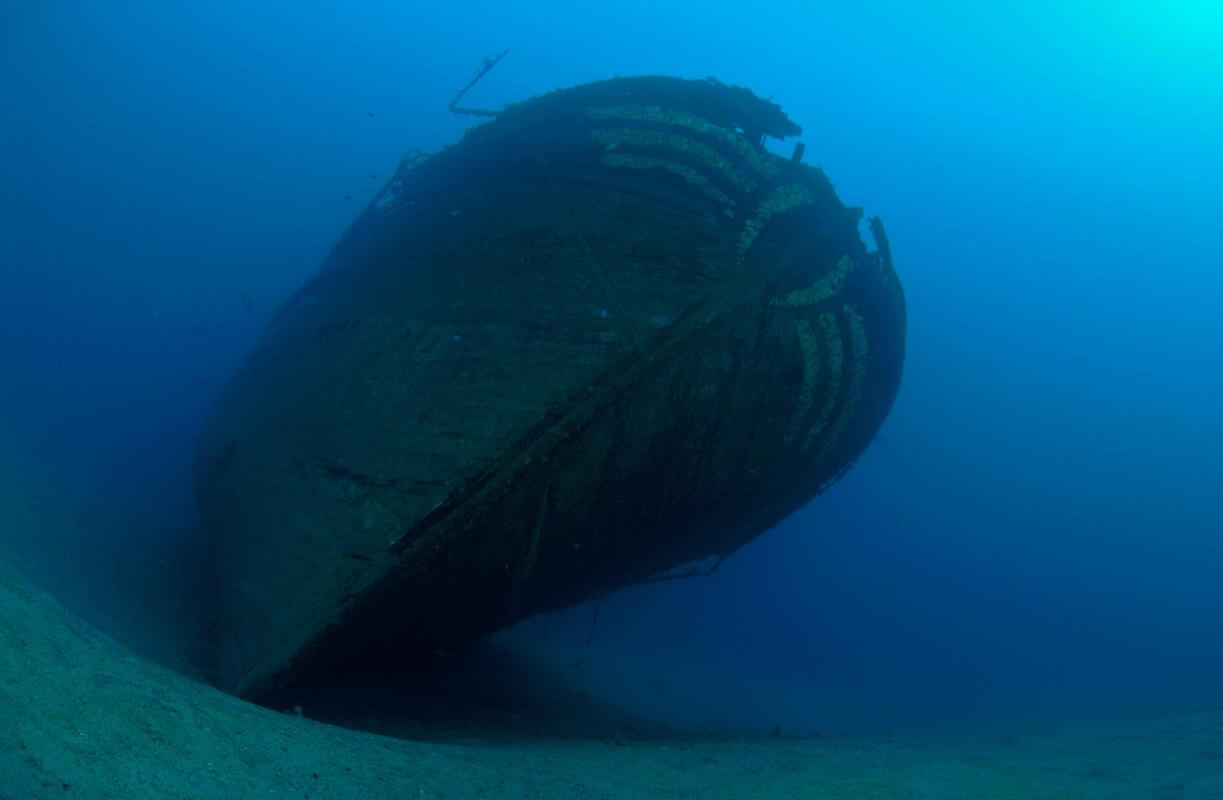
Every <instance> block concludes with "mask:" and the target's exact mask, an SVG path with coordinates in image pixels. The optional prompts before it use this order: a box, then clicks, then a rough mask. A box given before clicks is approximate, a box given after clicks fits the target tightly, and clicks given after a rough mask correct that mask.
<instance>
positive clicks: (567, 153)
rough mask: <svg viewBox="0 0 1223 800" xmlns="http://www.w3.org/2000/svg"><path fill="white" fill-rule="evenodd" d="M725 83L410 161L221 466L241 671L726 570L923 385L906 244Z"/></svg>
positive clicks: (279, 677)
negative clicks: (914, 345)
mask: <svg viewBox="0 0 1223 800" xmlns="http://www.w3.org/2000/svg"><path fill="white" fill-rule="evenodd" d="M797 132H798V129H797V127H796V126H794V125H793V123H791V122H790V121H789V120H788V119H787V118H786V117H785V116H784V115H783V114H782V113H781V110H780V109H779V108H778V107H777V106H775V105H773V104H771V103H767V102H765V101H762V100H760V99H758V98H756V97H755V96H754V95H752V94H751V93H750V92H748V91H746V90H744V89H739V88H733V87H727V86H724V85H722V84H719V83H717V82H713V81H684V80H679V79H672V78H636V79H617V80H611V81H604V82H601V83H595V84H589V85H585V86H579V87H576V88H573V89H568V90H564V91H558V92H553V93H551V94H548V95H545V96H542V97H539V98H536V99H533V100H530V101H527V102H524V103H521V104H518V105H515V106H511V107H509V108H507V109H506V110H504V111H502V112H500V113H499V114H498V115H497V116H496V117H495V118H494V119H492V120H491V121H489V122H487V123H484V124H482V125H479V126H477V127H476V128H474V129H472V130H471V131H469V132H468V133H467V135H466V136H464V138H463V139H462V141H461V142H459V143H458V144H456V145H454V146H452V147H449V148H447V149H445V150H444V151H442V152H441V153H438V154H437V155H434V156H432V157H429V158H427V159H420V160H417V161H415V162H413V163H411V164H405V166H404V167H403V168H401V170H400V172H399V174H398V175H397V176H396V177H395V179H394V180H393V181H392V182H391V183H390V184H388V186H387V188H386V190H385V191H384V192H383V193H382V195H381V196H379V197H378V198H377V200H376V201H375V202H374V203H372V204H371V205H370V206H369V207H368V208H367V209H366V210H365V211H364V212H363V213H362V214H361V215H360V217H359V218H358V219H357V220H356V221H355V222H354V224H353V225H352V227H351V229H350V230H349V231H348V232H347V234H346V235H345V236H344V238H343V239H342V240H341V242H340V243H339V244H338V245H337V247H336V248H335V250H334V251H333V252H332V254H331V255H330V257H329V258H328V260H327V261H326V263H325V264H324V265H323V267H322V269H321V270H320V272H319V273H318V274H317V276H316V277H315V278H314V279H313V280H311V281H310V282H309V283H308V284H307V285H306V286H304V287H303V288H302V289H301V290H300V291H298V292H297V293H296V294H295V295H294V296H293V297H292V298H291V299H290V300H289V301H288V302H287V303H286V305H285V306H284V308H282V309H281V310H280V311H279V312H278V314H277V315H276V317H275V318H274V319H273V321H272V322H271V324H270V326H269V328H268V330H267V331H266V333H265V334H264V336H263V338H262V340H261V341H260V342H259V344H258V346H257V347H256V349H255V351H254V352H253V353H252V354H251V356H250V357H249V359H248V361H247V362H246V363H245V364H244V365H243V367H242V368H241V369H240V370H239V372H238V373H237V374H236V375H235V376H234V378H233V379H232V381H231V382H230V384H229V385H228V386H227V387H226V389H225V391H224V392H223V394H222V396H221V397H220V399H219V400H218V402H217V405H216V407H215V408H214V409H213V412H212V414H211V416H210V419H209V421H208V422H207V424H206V426H205V429H204V431H203V433H202V434H201V439H200V443H199V448H198V453H197V480H198V490H199V499H200V505H201V509H202V513H203V516H204V522H205V525H206V527H207V528H208V530H209V533H210V536H211V538H212V540H213V541H214V543H215V550H216V556H217V559H218V565H219V569H220V572H221V575H222V588H221V592H222V594H221V598H220V610H221V613H220V634H221V647H220V652H221V660H220V665H219V670H218V672H219V678H218V680H219V683H220V685H221V686H222V687H224V688H226V689H229V690H230V691H233V692H236V693H239V694H243V695H247V696H255V697H258V696H261V695H266V694H267V693H269V692H271V691H272V690H274V689H275V688H277V687H278V686H280V685H282V684H283V683H284V682H286V681H291V680H293V679H295V678H297V677H300V676H302V675H303V674H305V673H309V672H310V671H313V670H315V669H323V668H329V667H333V666H336V665H338V664H341V663H344V662H346V661H352V660H375V661H376V660H380V659H388V658H393V657H394V656H395V655H397V654H399V653H400V652H402V651H404V650H406V649H409V648H412V647H417V646H425V645H436V644H450V643H454V642H459V641H462V640H464V639H470V638H472V637H475V636H479V635H481V634H484V633H487V632H489V631H492V630H495V629H497V628H498V627H501V626H503V625H505V624H507V623H510V622H512V621H514V620H516V619H519V618H521V617H523V616H525V615H528V614H531V613H535V612H539V611H543V610H548V609H553V608H557V607H561V606H565V605H568V604H572V603H575V602H579V601H581V600H583V599H587V598H590V597H594V596H598V595H600V594H602V593H605V592H607V591H610V590H612V589H615V588H618V587H622V586H625V585H628V584H630V583H633V582H636V581H641V580H646V579H648V578H650V577H652V576H656V575H659V574H660V573H663V572H665V571H666V570H669V569H672V568H674V567H676V566H677V565H680V564H683V563H685V562H688V561H692V560H694V559H700V558H704V557H708V556H719V555H725V554H728V553H730V552H731V551H733V550H734V549H736V548H737V547H739V546H741V545H742V544H744V543H745V542H747V541H749V540H750V539H751V538H753V537H754V536H756V535H757V534H759V533H760V532H761V531H763V530H764V529H766V528H768V527H769V526H771V525H773V524H775V523H776V522H778V521H779V520H780V519H781V518H783V517H784V516H785V515H787V514H788V513H790V512H791V511H793V510H794V509H795V508H796V507H798V506H799V505H801V504H802V503H804V502H806V501H807V500H809V499H810V498H811V497H813V496H814V495H815V494H817V493H818V492H819V491H820V490H821V489H822V488H823V487H824V486H826V485H827V484H828V483H829V482H830V481H832V480H833V479H835V478H836V477H837V476H838V475H839V474H840V473H841V472H842V471H843V470H844V469H846V468H847V467H848V465H849V464H850V463H851V462H852V460H853V459H854V457H855V456H856V455H857V454H858V453H859V452H861V450H862V449H863V448H864V447H865V445H866V444H867V443H868V442H869V441H870V439H871V437H872V436H873V435H874V433H875V431H876V430H877V429H878V427H879V425H880V423H881V422H882V420H883V418H884V416H885V415H886V413H887V411H888V408H889V407H890V405H891V402H892V399H893V397H894V396H895V393H896V390H897V387H898V384H899V380H900V371H901V363H902V360H903V350H904V300H903V296H902V293H901V290H900V286H899V284H898V282H897V280H896V277H895V275H894V273H893V271H892V265H891V263H890V257H889V255H888V248H887V246H886V241H885V240H884V239H883V238H882V226H881V225H878V224H877V223H876V224H875V225H874V228H875V232H876V239H877V240H878V241H879V243H880V247H879V248H878V249H877V250H870V251H868V249H867V248H866V246H865V245H864V244H863V242H862V241H861V239H860V237H859V235H858V223H859V222H860V218H861V214H860V211H858V210H857V209H850V208H846V207H845V206H843V205H842V204H841V203H840V201H839V200H838V199H837V197H836V195H835V193H834V192H833V190H832V187H831V185H830V184H829V182H828V180H827V179H826V178H825V176H824V174H823V173H822V172H821V171H820V170H818V169H816V168H813V167H811V166H808V165H805V164H802V163H799V161H797V160H792V159H785V158H781V157H778V156H776V155H773V154H770V153H769V152H767V151H766V150H765V149H764V148H763V147H762V146H761V141H762V139H763V137H764V136H765V135H771V136H775V137H781V136H786V135H792V134H794V133H797Z"/></svg>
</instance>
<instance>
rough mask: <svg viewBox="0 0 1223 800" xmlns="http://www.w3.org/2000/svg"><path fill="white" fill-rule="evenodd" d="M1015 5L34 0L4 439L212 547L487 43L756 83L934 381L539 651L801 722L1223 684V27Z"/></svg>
mask: <svg viewBox="0 0 1223 800" xmlns="http://www.w3.org/2000/svg"><path fill="white" fill-rule="evenodd" d="M420 5H429V4H420ZM993 5H994V4H980V3H967V2H965V3H960V4H939V3H931V2H920V3H919V2H912V3H887V2H883V3H879V2H875V3H869V4H859V5H858V6H856V7H855V6H854V5H853V4H845V3H839V4H827V6H826V7H821V4H808V3H755V4H743V3H735V4H723V3H703V4H695V3H688V4H676V3H666V2H639V1H638V0H633V1H632V2H620V3H614V4H613V3H603V4H597V5H595V4H576V5H565V4H548V3H541V2H528V3H519V4H502V3H497V4H492V3H487V4H485V3H472V2H467V3H451V4H437V6H438V7H437V8H433V9H422V8H420V7H418V6H417V4H405V3H390V2H365V3H354V4H340V3H330V4H326V3H299V2H294V3H287V2H283V3H282V2H264V3H256V4H254V7H253V8H252V7H250V6H248V4H246V3H236V2H230V1H225V2H216V3H210V4H199V6H200V7H196V8H191V7H189V5H188V4H179V3H164V2H157V3H153V2H117V3H104V4H99V3H85V2H79V3H74V2H38V3H35V2H28V3H22V2H15V3H6V4H5V5H4V6H3V7H0V417H2V418H3V422H0V430H3V433H4V436H5V437H6V441H10V442H13V443H14V446H17V447H21V448H23V449H26V450H28V451H31V452H35V453H37V454H38V456H39V457H40V458H44V459H46V460H48V461H50V462H52V463H55V464H57V465H59V466H60V467H62V468H63V469H65V470H68V471H69V472H71V473H72V474H74V475H76V476H78V477H79V479H80V480H81V481H82V482H83V483H85V484H88V485H90V486H92V487H94V488H96V489H99V490H101V491H103V492H104V493H105V494H106V495H108V497H110V498H111V500H113V502H114V503H115V504H117V505H118V506H121V507H131V508H133V509H138V510H139V512H140V514H141V515H142V516H161V517H164V518H165V519H166V520H169V521H171V522H173V523H175V524H172V525H167V530H170V529H171V528H172V529H174V531H175V532H174V533H167V534H166V535H175V536H182V535H185V534H184V533H182V531H181V528H183V527H189V524H190V520H191V515H192V513H193V510H192V502H193V501H192V496H191V483H190V471H189V457H190V451H191V447H192V443H193V438H194V435H195V431H196V428H197V425H198V423H199V421H200V419H201V416H202V415H203V413H204V411H205V409H206V408H207V406H208V404H209V402H210V400H211V398H212V396H213V393H214V392H216V391H217V389H218V387H219V386H220V385H222V384H223V383H224V381H225V378H226V375H227V374H228V373H229V372H230V371H231V370H232V369H233V368H234V367H235V366H236V364H237V363H238V362H239V360H240V359H241V357H242V355H243V354H244V352H246V350H247V349H248V348H249V347H250V345H251V344H252V342H253V341H254V339H255V337H256V336H257V335H258V332H259V330H260V329H261V327H262V325H263V324H264V322H265V321H266V320H267V318H268V317H269V315H270V314H271V313H272V312H273V311H274V309H275V308H276V306H277V304H278V302H279V301H280V300H281V298H283V297H284V296H285V295H286V294H287V293H288V292H290V291H291V290H292V289H293V288H294V287H295V286H296V285H298V284H299V283H300V282H301V281H302V280H303V279H304V278H306V277H307V276H308V275H309V274H310V273H311V272H312V271H313V270H314V269H315V268H316V267H317V266H318V264H319V262H320V261H321V259H322V258H323V256H324V255H325V253H326V252H327V249H328V248H329V247H330V245H331V244H332V243H333V242H334V241H335V240H336V239H337V237H338V236H339V235H340V234H341V232H342V231H343V230H344V228H345V226H346V225H347V224H348V222H349V221H350V220H351V219H352V217H353V215H354V214H355V213H356V212H357V211H358V209H359V208H360V207H361V206H362V205H363V204H364V203H365V202H366V201H367V200H368V199H369V198H370V197H371V196H372V195H373V193H374V192H375V191H376V190H377V189H378V188H379V187H380V186H381V185H382V183H383V181H384V180H385V179H386V178H387V177H388V176H389V175H390V173H391V172H393V170H394V169H395V167H396V165H397V163H398V161H399V159H400V157H401V156H402V155H403V154H404V152H405V151H406V150H407V149H408V148H410V147H418V148H420V149H422V150H426V151H431V150H435V149H437V148H438V147H440V146H441V145H443V144H444V143H446V142H450V141H454V140H456V139H457V137H458V136H459V135H460V134H461V132H462V130H463V128H464V126H466V125H469V124H472V121H471V120H469V119H464V118H460V117H455V116H452V115H450V114H448V113H447V111H446V104H447V102H449V100H450V98H451V96H452V95H453V92H454V91H455V89H457V88H458V87H459V86H461V85H463V84H464V83H465V82H466V81H467V80H468V79H469V78H470V77H471V76H472V75H473V74H474V72H475V70H476V68H477V67H478V66H479V64H480V61H481V59H482V58H483V56H485V55H486V54H490V53H493V52H497V51H500V50H501V49H504V48H507V47H508V48H510V49H511V52H510V54H509V56H508V57H507V58H506V60H505V61H504V62H503V63H502V64H501V65H499V66H498V67H497V69H496V70H495V71H494V72H493V73H492V74H490V75H489V76H488V78H487V79H486V80H485V81H483V82H482V83H481V84H480V85H479V86H478V87H477V89H476V90H475V91H474V92H473V93H472V95H471V96H470V98H469V100H470V101H471V103H472V104H475V105H481V106H485V107H497V106H499V105H501V104H504V103H507V102H512V101H515V100H519V99H523V98H526V97H528V96H530V95H532V94H536V93H542V92H545V91H548V90H551V89H554V88H559V87H563V86H569V85H573V84H575V83H580V82H584V81H589V80H596V79H602V78H606V77H610V76H613V75H616V74H620V75H629V74H645V73H666V74H675V75H680V76H686V77H703V76H705V75H716V76H717V77H719V78H720V79H722V80H723V81H725V82H728V83H735V84H741V85H746V86H749V87H751V88H753V89H754V90H755V91H757V92H758V93H760V94H762V95H764V96H769V95H771V96H773V98H774V99H776V100H777V101H778V102H780V103H781V104H782V105H783V107H784V108H785V110H786V111H787V112H788V113H789V114H790V116H791V117H792V118H794V119H795V120H796V121H798V122H799V123H800V124H802V125H803V126H804V129H805V132H804V134H803V136H802V137H801V139H802V140H803V141H804V142H805V143H806V144H807V160H808V161H809V162H811V163H815V164H818V165H820V166H822V167H823V168H824V169H825V170H826V171H827V173H828V175H829V176H830V177H831V178H832V180H833V181H834V183H835V184H836V186H837V188H838V191H839V193H840V194H841V197H842V199H843V200H844V201H845V202H847V203H849V204H853V205H862V206H865V208H866V210H867V213H868V214H879V215H881V216H882V217H883V219H884V220H885V222H886V223H887V226H888V232H889V235H890V238H891V241H892V248H893V252H894V256H895V260H896V265H897V269H898V271H899V272H900V275H901V278H902V281H903V283H904V286H905V289H906V292H907V297H908V303H909V332H908V341H909V351H908V352H909V355H908V360H907V363H906V369H905V377H904V382H903V386H902V389H901V392H900V396H899V398H898V400H897V403H896V406H895V408H894V410H893V413H892V415H891V417H890V419H889V420H888V422H887V423H886V425H885V426H884V429H883V431H882V433H881V435H880V437H879V439H878V440H877V441H876V443H875V444H873V445H872V446H871V448H870V449H869V450H868V452H867V453H866V454H865V455H864V456H863V457H862V458H861V460H860V461H859V463H858V464H857V466H856V467H855V468H854V469H853V470H852V471H851V472H850V473H849V475H848V476H847V477H846V478H845V479H844V480H842V482H841V483H840V484H838V485H837V486H836V487H834V488H833V489H832V490H831V491H829V492H828V493H827V494H826V495H825V496H823V497H821V498H819V499H818V500H817V501H815V502H814V503H812V504H811V505H810V506H809V507H808V508H806V509H805V510H803V511H802V512H801V513H799V514H797V515H795V516H794V517H793V518H792V519H790V520H788V521H787V522H785V523H784V524H783V525H781V526H780V527H779V528H778V529H777V530H775V531H772V532H770V533H768V534H767V535H765V536H763V537H762V538H761V539H760V540H758V541H757V542H756V543H755V544H753V545H752V546H750V547H749V548H747V549H745V550H744V551H742V552H740V553H739V554H737V555H736V556H735V557H734V558H733V559H731V560H730V561H729V562H727V563H726V564H725V565H724V566H723V567H722V568H721V570H720V571H719V572H718V573H717V574H716V575H715V576H714V577H712V578H709V579H705V580H693V581H687V582H683V583H674V584H666V585H662V586H657V587H651V588H643V589H636V590H631V591H629V592H627V593H624V594H622V595H618V596H615V597H612V598H610V599H608V600H607V601H606V602H605V603H604V605H603V608H602V610H601V612H600V617H599V621H598V628H597V630H596V632H595V636H594V638H593V640H592V644H591V647H590V650H589V651H587V650H586V648H585V642H586V638H587V636H588V633H589V627H590V625H589V623H590V616H591V613H592V609H591V608H589V607H587V608H584V609H576V610H573V611H570V612H567V613H565V614H560V615H556V617H555V619H553V620H549V621H548V622H547V624H546V625H543V626H541V624H540V623H538V622H535V623H528V624H527V625H525V626H523V628H522V630H520V631H517V632H515V633H514V634H513V635H512V636H511V637H509V638H510V639H515V638H516V640H518V641H525V642H533V643H537V644H543V645H544V646H547V647H553V648H557V649H559V650H565V649H569V650H571V651H572V652H574V653H582V652H590V653H593V654H594V655H592V663H595V664H607V665H609V666H608V667H606V668H605V670H604V676H605V677H606V676H607V674H609V673H611V672H617V671H619V672H623V674H626V675H627V674H634V675H645V676H647V677H648V676H649V675H657V676H660V677H658V678H657V680H652V681H651V682H650V684H649V685H650V686H651V687H652V689H653V690H656V691H657V693H658V695H659V698H660V699H659V701H658V702H659V705H660V706H662V705H669V710H670V711H673V712H676V713H683V712H684V711H685V710H686V711H688V712H692V713H693V714H694V715H695V716H698V717H699V716H701V715H706V716H707V717H708V718H709V719H717V718H719V715H721V717H720V718H723V719H726V720H733V721H738V722H745V723H747V724H750V725H757V726H765V727H769V728H771V727H772V725H773V723H774V721H780V720H784V721H785V724H786V725H787V726H789V727H792V728H802V727H808V728H819V727H822V726H829V725H834V724H835V725H841V726H853V725H855V724H864V725H865V724H871V725H878V724H899V723H901V722H905V721H912V720H915V719H922V720H937V719H940V718H944V717H947V716H950V715H959V714H963V713H973V712H981V711H985V712H1010V711H1037V712H1039V713H1047V712H1060V711H1073V710H1078V709H1083V708H1097V707H1119V706H1129V705H1134V704H1137V705H1142V704H1148V705H1149V704H1161V703H1166V702H1188V703H1202V702H1215V701H1218V700H1220V699H1221V698H1223V683H1221V679H1220V677H1219V676H1220V675H1223V580H1220V576H1221V575H1223V523H1221V521H1220V516H1221V514H1223V500H1221V499H1220V497H1221V492H1220V489H1221V485H1223V419H1221V417H1220V414H1219V413H1218V397H1219V395H1220V392H1221V390H1223V356H1221V355H1220V343H1221V342H1223V318H1221V315H1220V309H1221V308H1223V222H1221V220H1223V197H1221V193H1223V190H1221V189H1220V187H1221V186H1223V145H1220V142H1223V51H1221V50H1220V44H1219V43H1220V41H1223V11H1220V10H1218V8H1217V4H1214V3H1209V2H1201V3H1192V2H1165V3H1154V2H1150V3H1132V2H1131V3H1125V2H1097V3H1076V2H1059V3H1039V2H1038V3H1025V4H1018V3H1016V4H1013V5H1014V6H1015V8H1011V9H1009V10H999V9H997V8H990V6H993ZM1020 6H1022V8H1020ZM780 146H781V147H782V148H784V152H786V153H788V152H789V148H790V147H791V146H792V145H791V144H790V143H789V142H787V143H784V144H782V145H780ZM371 176H377V177H371ZM345 195H351V199H350V200H345V199H344V197H345ZM105 544H106V546H107V548H108V549H109V550H111V551H113V552H115V553H117V554H121V553H122V552H123V548H124V547H125V546H131V542H128V541H127V540H125V539H124V538H123V536H122V535H117V536H116V537H115V539H114V541H108V542H106V543H105ZM48 546H49V547H58V546H60V544H59V543H53V542H52V543H48ZM172 589H173V587H167V590H168V591H170V590H172ZM64 591H69V592H70V591H71V587H64Z"/></svg>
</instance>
